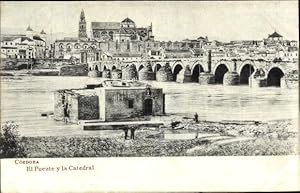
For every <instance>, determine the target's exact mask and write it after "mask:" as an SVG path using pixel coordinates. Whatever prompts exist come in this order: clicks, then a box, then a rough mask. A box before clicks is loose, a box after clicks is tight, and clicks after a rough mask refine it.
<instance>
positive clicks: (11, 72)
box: [0, 69, 59, 77]
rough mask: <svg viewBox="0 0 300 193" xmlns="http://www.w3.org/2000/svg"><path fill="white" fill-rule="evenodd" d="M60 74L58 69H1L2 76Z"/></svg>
mask: <svg viewBox="0 0 300 193" xmlns="http://www.w3.org/2000/svg"><path fill="white" fill-rule="evenodd" d="M28 75H32V76H58V75H59V70H57V69H35V70H7V71H4V70H1V71H0V76H4V77H5V76H28Z"/></svg>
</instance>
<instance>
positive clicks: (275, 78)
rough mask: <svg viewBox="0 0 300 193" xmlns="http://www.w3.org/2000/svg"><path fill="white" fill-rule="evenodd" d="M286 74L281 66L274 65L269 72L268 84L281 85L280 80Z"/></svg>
mask: <svg viewBox="0 0 300 193" xmlns="http://www.w3.org/2000/svg"><path fill="white" fill-rule="evenodd" d="M284 75H285V72H284V70H283V68H282V67H281V66H272V67H270V68H269V70H268V73H267V86H276V87H280V86H281V84H280V80H281V78H282V77H283V76H284Z"/></svg>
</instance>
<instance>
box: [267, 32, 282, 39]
mask: <svg viewBox="0 0 300 193" xmlns="http://www.w3.org/2000/svg"><path fill="white" fill-rule="evenodd" d="M281 37H282V35H280V34H279V33H277V32H276V31H275V32H274V33H272V34H271V35H269V38H281Z"/></svg>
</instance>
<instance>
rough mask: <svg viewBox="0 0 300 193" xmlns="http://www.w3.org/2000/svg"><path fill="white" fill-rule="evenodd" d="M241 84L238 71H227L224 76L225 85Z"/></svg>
mask: <svg viewBox="0 0 300 193" xmlns="http://www.w3.org/2000/svg"><path fill="white" fill-rule="evenodd" d="M239 84H240V77H239V75H238V73H236V72H226V73H225V75H224V78H223V85H224V86H233V85H239Z"/></svg>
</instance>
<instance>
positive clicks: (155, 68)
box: [153, 63, 161, 72]
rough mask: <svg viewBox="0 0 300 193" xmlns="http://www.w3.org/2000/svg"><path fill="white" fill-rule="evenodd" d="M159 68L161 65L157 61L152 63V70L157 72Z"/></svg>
mask: <svg viewBox="0 0 300 193" xmlns="http://www.w3.org/2000/svg"><path fill="white" fill-rule="evenodd" d="M160 68H161V65H160V64H159V63H156V64H154V65H153V72H157V71H158V70H159V69H160Z"/></svg>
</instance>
